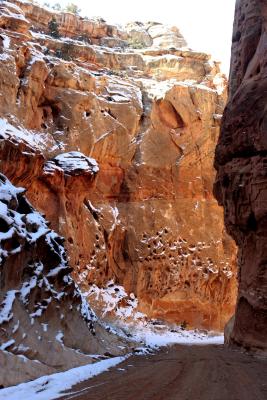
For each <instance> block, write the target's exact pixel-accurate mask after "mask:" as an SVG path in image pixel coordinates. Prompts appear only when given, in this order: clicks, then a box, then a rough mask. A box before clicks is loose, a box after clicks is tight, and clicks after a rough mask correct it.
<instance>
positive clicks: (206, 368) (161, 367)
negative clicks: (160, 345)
mask: <svg viewBox="0 0 267 400" xmlns="http://www.w3.org/2000/svg"><path fill="white" fill-rule="evenodd" d="M68 393H69V394H68V395H65V396H64V397H63V399H68V400H70V399H75V400H152V399H153V400H267V360H266V359H265V360H263V359H257V358H254V357H252V356H249V355H246V354H243V353H240V352H238V351H232V350H229V349H227V348H224V347H223V346H215V345H208V346H180V345H179V346H178V345H177V346H173V347H170V348H165V349H164V350H162V351H161V352H159V353H157V354H155V355H149V356H133V357H131V358H129V359H128V360H126V361H125V362H123V363H122V364H120V365H118V366H117V367H114V368H113V369H111V370H110V371H108V372H105V373H103V374H101V375H98V376H97V377H95V378H92V379H90V380H88V381H85V382H83V383H82V384H79V385H77V386H75V387H73V388H72V389H71V390H70V391H69V392H68Z"/></svg>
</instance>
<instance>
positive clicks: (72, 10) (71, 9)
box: [65, 3, 81, 15]
mask: <svg viewBox="0 0 267 400" xmlns="http://www.w3.org/2000/svg"><path fill="white" fill-rule="evenodd" d="M65 11H67V12H70V13H72V14H75V15H79V13H80V12H81V10H80V8H79V7H78V6H76V4H74V3H69V4H68V5H67V6H66V8H65Z"/></svg>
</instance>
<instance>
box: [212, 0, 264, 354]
mask: <svg viewBox="0 0 267 400" xmlns="http://www.w3.org/2000/svg"><path fill="white" fill-rule="evenodd" d="M266 27H267V5H266V2H265V1H261V0H254V1H245V0H239V1H237V4H236V12H235V23H234V32H233V45H232V61H231V73H230V87H229V100H228V104H227V106H226V109H225V112H224V117H223V121H222V129H221V134H220V137H219V142H218V145H217V148H216V157H215V167H216V169H217V177H216V183H215V186H214V193H215V196H216V197H217V199H218V201H219V203H220V204H221V205H223V207H224V217H225V224H226V228H227V231H228V232H229V234H230V235H232V237H233V238H234V239H235V241H236V243H237V245H238V265H239V290H238V300H237V306H236V312H235V317H234V318H233V319H232V320H231V321H230V322H229V324H228V326H227V327H226V341H227V342H228V343H231V344H237V345H241V346H243V347H245V348H247V349H254V350H255V349H260V350H264V351H266V350H267V269H266V265H267V264H266V262H267V232H266V221H267V169H266V165H267V157H266V154H267V153H266V151H267V139H266V135H267V124H266V99H267V95H266V87H267V78H266V73H267V63H266V60H267V52H266V44H267V40H266V35H267V32H266Z"/></svg>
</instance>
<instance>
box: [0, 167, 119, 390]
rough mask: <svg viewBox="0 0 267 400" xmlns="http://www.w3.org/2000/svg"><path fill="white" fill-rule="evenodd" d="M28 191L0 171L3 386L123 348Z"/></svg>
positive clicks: (0, 373) (0, 374) (0, 371)
mask: <svg viewBox="0 0 267 400" xmlns="http://www.w3.org/2000/svg"><path fill="white" fill-rule="evenodd" d="M24 192H25V190H24V189H22V188H16V187H14V186H13V185H12V184H11V183H10V181H9V180H8V179H7V178H6V177H5V176H4V175H2V174H0V212H1V216H0V231H1V232H0V285H1V286H0V287H1V291H0V364H1V369H0V387H1V388H2V387H6V386H9V385H14V384H18V383H20V382H23V381H25V380H29V379H34V378H36V377H38V376H40V375H46V374H50V373H53V372H57V371H61V370H66V369H69V368H72V367H76V366H78V365H81V364H89V363H91V362H94V361H96V360H97V358H95V357H94V356H93V355H92V354H99V355H101V354H102V355H104V354H106V353H107V352H109V353H112V354H120V353H123V350H122V349H123V346H120V347H118V345H122V344H123V343H122V340H120V339H118V338H117V337H115V336H114V335H112V334H110V333H109V332H108V331H107V330H106V329H104V328H103V327H102V326H101V325H99V323H98V322H97V318H96V316H95V314H94V313H93V312H92V311H91V309H90V308H89V306H88V303H87V301H86V299H85V298H84V297H82V296H81V292H80V290H79V289H78V287H77V285H76V284H75V283H74V281H73V279H72V278H71V277H70V272H71V270H72V269H71V268H70V266H69V265H68V262H67V259H66V253H65V249H64V247H63V242H64V239H63V238H62V237H60V236H58V235H57V234H56V233H55V232H54V231H52V230H51V229H50V228H49V226H48V224H47V222H46V221H45V219H44V218H43V217H42V215H41V214H39V213H38V212H36V211H35V210H34V209H33V207H32V206H31V205H30V203H29V202H28V201H27V199H26V197H25V196H24ZM124 348H125V349H126V346H124ZM125 351H126V350H125Z"/></svg>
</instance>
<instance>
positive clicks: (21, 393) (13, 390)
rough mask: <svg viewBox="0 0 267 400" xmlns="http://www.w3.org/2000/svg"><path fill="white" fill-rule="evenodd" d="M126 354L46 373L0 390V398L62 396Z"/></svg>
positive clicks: (44, 399) (38, 399)
mask: <svg viewBox="0 0 267 400" xmlns="http://www.w3.org/2000/svg"><path fill="white" fill-rule="evenodd" d="M128 357H129V355H128V356H124V357H114V358H110V359H107V360H103V361H99V362H97V363H95V364H89V365H84V366H82V367H78V368H72V369H70V370H68V371H65V372H60V373H57V374H52V375H46V376H42V377H41V378H38V379H36V380H34V381H31V382H27V383H21V384H20V385H17V386H11V387H9V388H6V389H1V390H0V399H1V400H4V399H8V400H18V399H20V400H28V399H34V400H52V399H55V398H57V397H61V396H63V394H62V392H63V391H66V390H67V389H70V388H71V387H72V386H74V385H76V384H78V383H79V382H82V381H84V380H86V379H90V378H92V377H93V376H96V375H99V374H101V373H102V372H104V371H107V370H109V369H110V368H112V367H114V366H116V365H118V364H120V363H121V362H123V361H124V360H126V359H127V358H128Z"/></svg>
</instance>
